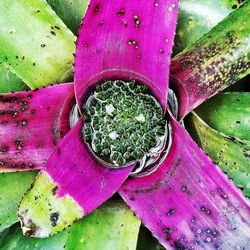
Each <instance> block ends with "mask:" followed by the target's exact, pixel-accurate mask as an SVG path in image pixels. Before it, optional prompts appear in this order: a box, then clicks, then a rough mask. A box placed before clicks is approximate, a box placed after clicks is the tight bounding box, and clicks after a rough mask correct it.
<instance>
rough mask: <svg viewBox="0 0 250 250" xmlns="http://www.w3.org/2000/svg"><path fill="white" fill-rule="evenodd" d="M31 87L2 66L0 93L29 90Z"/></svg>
mask: <svg viewBox="0 0 250 250" xmlns="http://www.w3.org/2000/svg"><path fill="white" fill-rule="evenodd" d="M28 89H29V87H28V86H27V85H26V84H25V83H24V82H23V81H22V80H20V79H19V78H18V77H17V76H16V75H15V74H13V73H12V72H11V71H10V70H9V69H7V68H6V67H4V66H3V65H2V64H0V93H9V92H15V91H22V90H28Z"/></svg>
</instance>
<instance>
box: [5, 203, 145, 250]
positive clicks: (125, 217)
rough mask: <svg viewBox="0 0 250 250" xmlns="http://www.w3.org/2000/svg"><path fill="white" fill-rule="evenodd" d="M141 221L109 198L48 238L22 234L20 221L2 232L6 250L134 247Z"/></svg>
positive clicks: (123, 248) (122, 248)
mask: <svg viewBox="0 0 250 250" xmlns="http://www.w3.org/2000/svg"><path fill="white" fill-rule="evenodd" d="M139 227H140V221H139V219H138V218H136V217H135V216H134V214H133V212H131V210H129V208H128V207H127V206H126V205H125V204H124V203H123V202H121V201H109V202H107V203H106V204H104V205H103V206H102V207H100V208H98V209H97V210H96V211H95V212H93V213H92V214H91V215H89V216H87V217H86V218H84V219H83V220H81V221H79V222H77V223H75V224H74V226H72V227H71V228H70V229H66V230H65V231H63V232H61V233H59V234H57V235H55V236H52V237H49V238H47V239H36V238H27V237H25V236H23V234H22V233H21V230H20V226H19V225H18V224H16V225H14V226H12V227H11V228H9V229H6V230H5V231H4V232H3V234H2V235H0V249H4V250H19V249H27V250H33V249H37V250H63V249H67V250H71V249H72V250H77V249H80V250H82V249H86V250H87V249H94V250H103V249H108V250H112V249H114V250H125V249H129V250H133V249H135V247H136V243H137V235H138V231H139Z"/></svg>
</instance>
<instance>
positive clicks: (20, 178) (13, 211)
mask: <svg viewBox="0 0 250 250" xmlns="http://www.w3.org/2000/svg"><path fill="white" fill-rule="evenodd" d="M36 174H37V172H36V171H33V172H25V173H24V172H18V173H2V174H0V231H2V230H3V229H5V228H6V227H8V226H10V225H12V224H13V223H15V222H16V221H18V218H17V208H18V204H19V202H20V201H21V198H22V196H23V195H24V193H25V192H26V190H27V189H28V188H29V186H30V185H31V183H32V182H33V181H34V178H35V176H36ZM0 249H3V248H1V247H0Z"/></svg>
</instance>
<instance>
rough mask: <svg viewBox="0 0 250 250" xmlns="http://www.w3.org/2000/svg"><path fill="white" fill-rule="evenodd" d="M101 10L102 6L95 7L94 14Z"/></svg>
mask: <svg viewBox="0 0 250 250" xmlns="http://www.w3.org/2000/svg"><path fill="white" fill-rule="evenodd" d="M99 10H100V6H99V4H96V5H95V8H94V12H95V13H96V12H98V11H99Z"/></svg>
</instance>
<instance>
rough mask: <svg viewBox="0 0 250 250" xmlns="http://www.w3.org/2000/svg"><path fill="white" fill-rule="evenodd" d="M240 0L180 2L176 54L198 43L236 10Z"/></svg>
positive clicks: (188, 0) (181, 0)
mask: <svg viewBox="0 0 250 250" xmlns="http://www.w3.org/2000/svg"><path fill="white" fill-rule="evenodd" d="M243 2H245V1H244V0H243V1H238V0H180V4H179V6H180V7H179V16H178V25H177V28H176V36H175V46H174V54H177V53H179V52H181V51H182V50H183V49H185V48H186V47H188V46H189V45H191V44H192V43H194V42H195V41H197V40H198V39H199V38H201V37H202V36H203V35H204V34H205V33H206V32H208V31H209V30H210V29H211V28H213V27H214V26H215V25H216V24H218V23H219V22H220V21H221V20H222V19H223V18H225V17H226V16H227V15H228V14H229V13H230V12H232V11H233V10H234V9H236V8H238V7H239V6H241V4H242V3H243Z"/></svg>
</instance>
